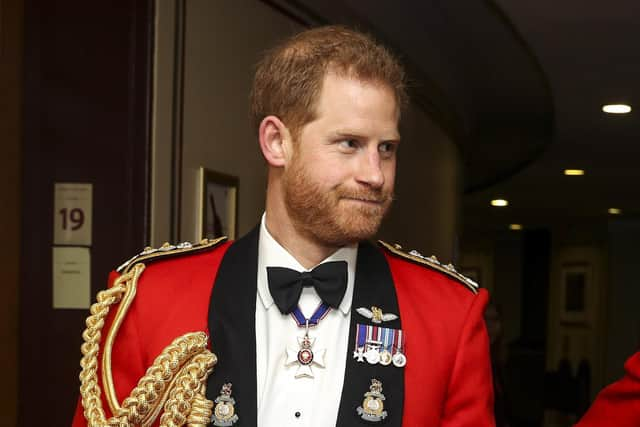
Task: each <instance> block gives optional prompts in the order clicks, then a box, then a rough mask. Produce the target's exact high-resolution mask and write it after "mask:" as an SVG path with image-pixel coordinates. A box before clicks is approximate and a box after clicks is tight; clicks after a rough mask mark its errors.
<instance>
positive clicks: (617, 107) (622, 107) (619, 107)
mask: <svg viewBox="0 0 640 427" xmlns="http://www.w3.org/2000/svg"><path fill="white" fill-rule="evenodd" d="M602 111H604V112H605V113H609V114H627V113H630V112H631V106H630V105H627V104H607V105H603V106H602Z"/></svg>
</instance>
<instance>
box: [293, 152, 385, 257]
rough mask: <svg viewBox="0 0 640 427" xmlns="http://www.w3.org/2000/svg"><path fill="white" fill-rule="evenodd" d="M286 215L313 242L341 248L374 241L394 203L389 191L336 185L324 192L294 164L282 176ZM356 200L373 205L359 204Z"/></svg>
mask: <svg viewBox="0 0 640 427" xmlns="http://www.w3.org/2000/svg"><path fill="white" fill-rule="evenodd" d="M283 189H284V199H285V205H286V208H287V213H288V214H289V217H290V218H291V220H292V222H293V224H294V226H295V227H296V229H297V230H298V231H299V232H301V233H302V234H303V235H306V236H308V237H311V238H312V239H314V240H315V241H317V242H319V243H321V244H323V245H325V246H332V247H342V246H346V245H350V244H354V243H357V242H360V241H361V240H365V239H369V238H370V237H373V236H374V235H375V234H376V233H377V231H378V228H380V223H381V222H382V219H383V218H384V216H385V215H386V214H387V212H388V210H389V207H390V206H391V202H392V200H393V191H392V190H383V189H375V188H367V187H362V188H359V189H353V188H348V187H347V186H346V185H345V184H338V185H336V186H334V187H332V188H328V189H323V188H321V186H320V182H317V181H314V180H313V179H312V178H311V176H309V174H308V173H307V172H306V171H305V170H304V167H303V166H302V164H301V162H299V161H293V162H292V164H291V167H290V169H288V170H286V171H285V172H284V174H283ZM354 199H355V200H367V201H374V202H376V203H361V202H357V201H354Z"/></svg>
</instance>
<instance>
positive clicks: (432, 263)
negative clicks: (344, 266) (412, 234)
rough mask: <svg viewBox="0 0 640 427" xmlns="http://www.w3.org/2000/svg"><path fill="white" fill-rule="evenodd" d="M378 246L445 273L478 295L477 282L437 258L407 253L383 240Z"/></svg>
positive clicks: (411, 252)
mask: <svg viewBox="0 0 640 427" xmlns="http://www.w3.org/2000/svg"><path fill="white" fill-rule="evenodd" d="M378 244H379V245H380V246H382V247H383V248H384V249H386V250H387V251H389V252H391V253H392V254H393V255H395V256H398V257H400V258H404V259H407V260H409V261H412V262H414V263H416V264H421V265H424V266H427V267H429V268H431V269H433V270H436V271H439V272H441V273H444V274H446V275H447V276H449V277H451V278H453V279H455V280H456V281H457V282H459V283H461V284H463V285H464V286H466V287H467V288H468V289H469V290H471V292H473V293H474V294H477V293H478V289H479V288H480V286H479V285H478V284H477V283H476V282H474V281H473V280H471V279H469V278H468V277H466V276H464V275H462V274H460V273H458V272H457V271H456V269H455V267H454V266H453V265H451V264H446V265H445V264H441V263H440V261H438V258H436V257H435V256H430V257H426V256H424V255H422V254H421V253H420V252H418V251H416V250H411V251H409V252H405V251H404V250H402V246H400V245H398V244H395V245H391V244H389V243H387V242H383V241H382V240H378Z"/></svg>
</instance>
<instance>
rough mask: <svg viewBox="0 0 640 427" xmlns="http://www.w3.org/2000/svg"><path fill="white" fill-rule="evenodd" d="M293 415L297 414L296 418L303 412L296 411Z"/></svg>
mask: <svg viewBox="0 0 640 427" xmlns="http://www.w3.org/2000/svg"><path fill="white" fill-rule="evenodd" d="M293 415H295V416H296V418H300V415H302V414H301V413H300V411H296V413H295V414H293Z"/></svg>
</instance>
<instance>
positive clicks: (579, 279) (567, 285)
mask: <svg viewBox="0 0 640 427" xmlns="http://www.w3.org/2000/svg"><path fill="white" fill-rule="evenodd" d="M560 283H561V287H560V321H561V322H562V323H564V324H569V325H584V326H586V325H588V324H589V323H590V321H591V315H592V313H591V312H592V308H591V307H592V304H593V302H592V298H591V293H592V288H593V283H592V272H591V266H590V265H589V264H587V263H572V264H564V265H562V268H561V282H560Z"/></svg>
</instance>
